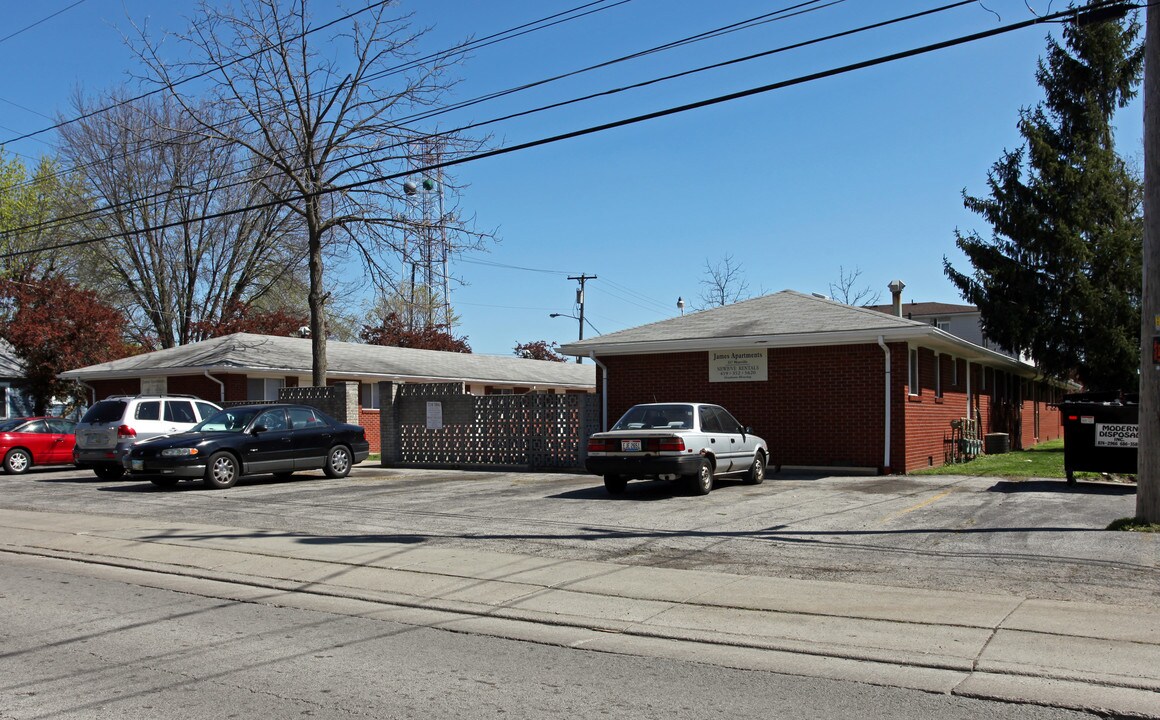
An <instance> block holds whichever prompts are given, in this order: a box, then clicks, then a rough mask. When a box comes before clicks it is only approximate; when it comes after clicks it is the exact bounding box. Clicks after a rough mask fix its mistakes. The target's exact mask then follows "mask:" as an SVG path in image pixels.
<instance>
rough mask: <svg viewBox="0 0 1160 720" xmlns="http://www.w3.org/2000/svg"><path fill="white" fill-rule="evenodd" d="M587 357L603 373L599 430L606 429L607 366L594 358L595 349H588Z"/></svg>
mask: <svg viewBox="0 0 1160 720" xmlns="http://www.w3.org/2000/svg"><path fill="white" fill-rule="evenodd" d="M588 357H590V358H592V362H594V363H596V367H598V368H600V372H602V373H604V382H603V383H601V385H600V396H601V397H600V430H601V431H602V432H603V431H604V430H607V429H608V366H607V365H605V364H604V363H602V362H600V361H599V360H597V359H596V351H594V350H593V351H590V352H589V353H588Z"/></svg>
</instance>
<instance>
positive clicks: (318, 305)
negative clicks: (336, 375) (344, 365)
mask: <svg viewBox="0 0 1160 720" xmlns="http://www.w3.org/2000/svg"><path fill="white" fill-rule="evenodd" d="M309 232H310V238H309V243H310V245H309V247H310V294H309V296H308V298H307V300H308V302H309V304H310V349H311V354H312V355H313V362H312V364H311V368H312V374H311V382H312V384H313V385H314V386H315V387H322V386H323V385H326V292H325V290H324V289H323V284H322V232H321V231H319V230H316V229H315V228H314V227H311V228H310V231H309Z"/></svg>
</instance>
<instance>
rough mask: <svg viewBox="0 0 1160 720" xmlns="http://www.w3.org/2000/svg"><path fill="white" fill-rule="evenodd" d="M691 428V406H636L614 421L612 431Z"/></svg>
mask: <svg viewBox="0 0 1160 720" xmlns="http://www.w3.org/2000/svg"><path fill="white" fill-rule="evenodd" d="M692 427H693V406H692V405H637V406H635V407H632V408H630V409H629V411H628V412H626V413H625V414H624V417H622V418H620V419H619V420H617V421H616V424H615V425H613V426H612V429H613V430H656V429H660V428H665V429H672V430H680V429H685V430H689V429H692Z"/></svg>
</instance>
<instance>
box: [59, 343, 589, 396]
mask: <svg viewBox="0 0 1160 720" xmlns="http://www.w3.org/2000/svg"><path fill="white" fill-rule="evenodd" d="M326 355H327V360H328V365H329V368H328V372H327V375H328V377H330V378H333V379H360V378H381V379H383V380H398V381H400V382H457V381H464V382H469V383H485V384H498V385H518V386H532V385H548V386H552V387H559V388H575V389H590V388H593V387H595V385H596V371H595V368H594V367H593V366H592V365H580V364H577V363H561V362H550V361H546V360H524V359H522V358H517V357H504V356H500V355H477V354H474V353H455V352H442V351H438V350H415V349H412V348H398V347H384V346H382V345H363V344H359V343H346V342H333V341H332V342H328V343H327V345H326ZM311 366H312V355H311V347H310V340H309V339H301V338H294V337H278V336H273V335H252V334H249V333H236V334H234V335H226V336H223V337H219V338H213V339H210V340H204V341H202V342H198V343H192V344H190V345H182V346H180V347H175V348H169V349H166V350H157V351H155V352H151V353H145V354H143V355H135V356H133V357H128V358H123V359H121V360H114V361H112V362H107V363H101V364H99V365H90V366H88V367H85V368H80V369H77V370H69V371H68V372H64V373H61V377H62V378H66V379H70V380H85V381H89V380H100V379H113V378H131V377H148V376H161V375H178V374H189V373H190V372H194V373H201V372H218V373H221V372H235V373H246V372H249V373H260V374H270V373H273V374H286V375H310V373H311Z"/></svg>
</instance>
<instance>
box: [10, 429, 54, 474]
mask: <svg viewBox="0 0 1160 720" xmlns="http://www.w3.org/2000/svg"><path fill="white" fill-rule="evenodd" d="M13 437H14V438H15V439H16V441H17V443H18V444H20V445H23V446H24V447H26V448H28V451H29V452H30V453H32V462H33V464H35V465H40V464H43V463H48V462H51V461H50V460H48V458H49V457H51V455H52V431H51V430H50V429H49V427H48V423H46V422H45V421H44V420H32V421H30V422H27V423H24V424H23V425H21V426H20V427H18V428H16V430H14V431H13Z"/></svg>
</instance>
